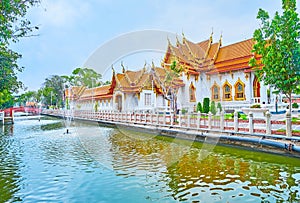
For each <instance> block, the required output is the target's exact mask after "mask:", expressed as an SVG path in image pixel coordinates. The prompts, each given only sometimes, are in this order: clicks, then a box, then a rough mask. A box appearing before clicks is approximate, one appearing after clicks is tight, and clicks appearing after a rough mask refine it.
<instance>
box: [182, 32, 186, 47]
mask: <svg viewBox="0 0 300 203" xmlns="http://www.w3.org/2000/svg"><path fill="white" fill-rule="evenodd" d="M185 40H186V39H185V35H184V33H183V30H182V43H183V44H184V43H185Z"/></svg>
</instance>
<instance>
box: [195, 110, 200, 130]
mask: <svg viewBox="0 0 300 203" xmlns="http://www.w3.org/2000/svg"><path fill="white" fill-rule="evenodd" d="M200 121H201V114H200V111H198V113H197V121H196V122H197V128H200Z"/></svg>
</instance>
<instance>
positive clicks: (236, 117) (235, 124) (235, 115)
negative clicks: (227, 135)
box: [233, 111, 239, 132]
mask: <svg viewBox="0 0 300 203" xmlns="http://www.w3.org/2000/svg"><path fill="white" fill-rule="evenodd" d="M233 115H234V119H233V120H234V124H233V125H234V132H238V131H239V115H238V112H237V111H234V114H233Z"/></svg>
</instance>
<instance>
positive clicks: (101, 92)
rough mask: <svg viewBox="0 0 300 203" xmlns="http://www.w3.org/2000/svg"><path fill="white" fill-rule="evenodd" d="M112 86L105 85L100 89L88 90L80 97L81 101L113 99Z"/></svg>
mask: <svg viewBox="0 0 300 203" xmlns="http://www.w3.org/2000/svg"><path fill="white" fill-rule="evenodd" d="M112 95H113V92H112V85H104V86H100V87H94V88H87V89H85V91H84V92H83V94H82V95H81V96H80V99H79V100H81V101H83V100H91V99H95V100H97V99H98V100H99V99H109V98H112Z"/></svg>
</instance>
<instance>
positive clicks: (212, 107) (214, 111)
mask: <svg viewBox="0 0 300 203" xmlns="http://www.w3.org/2000/svg"><path fill="white" fill-rule="evenodd" d="M210 112H211V113H212V114H213V115H216V113H217V109H216V104H215V102H214V101H212V102H211V104H210Z"/></svg>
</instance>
